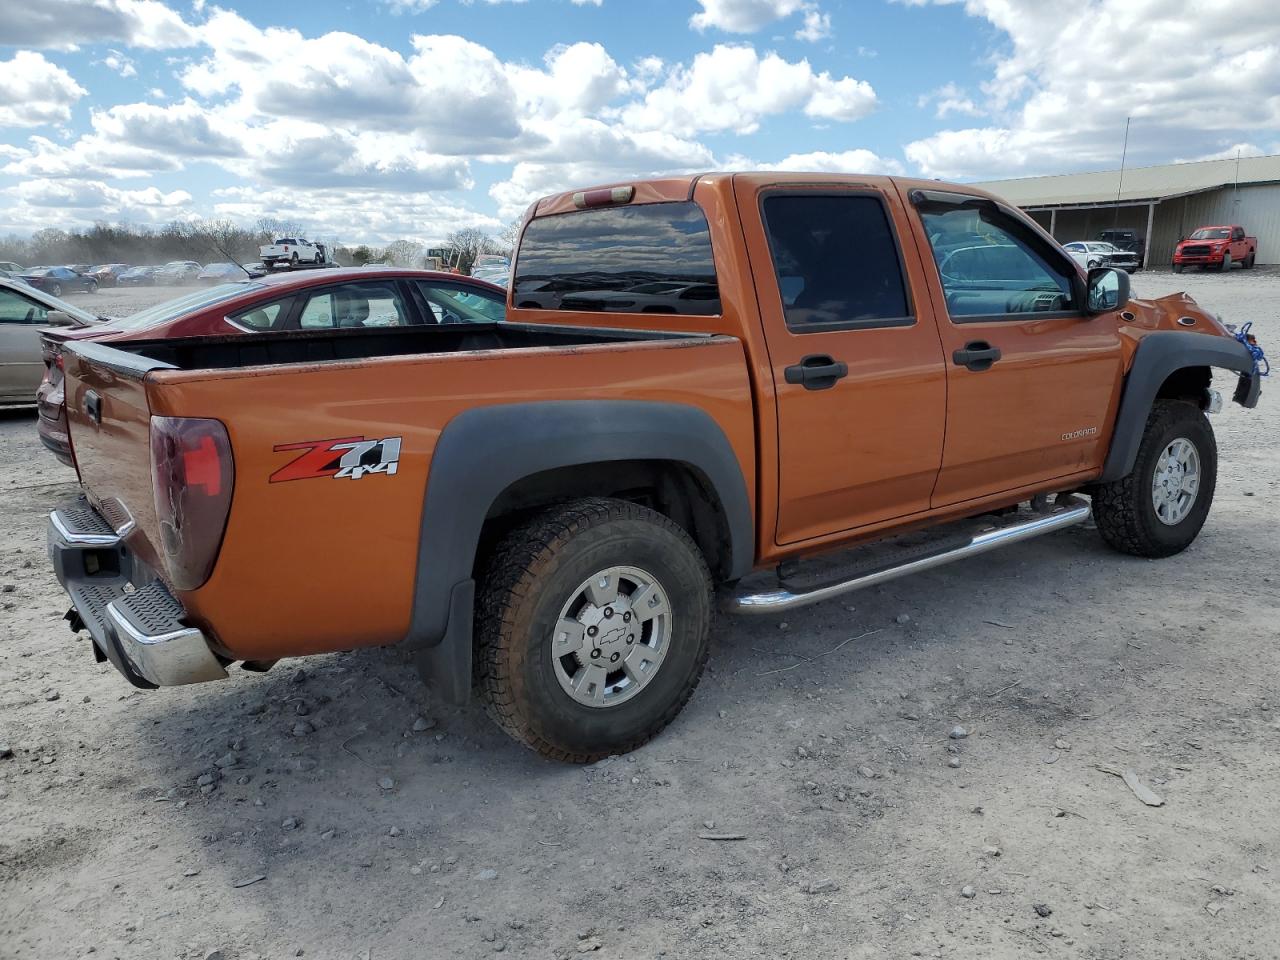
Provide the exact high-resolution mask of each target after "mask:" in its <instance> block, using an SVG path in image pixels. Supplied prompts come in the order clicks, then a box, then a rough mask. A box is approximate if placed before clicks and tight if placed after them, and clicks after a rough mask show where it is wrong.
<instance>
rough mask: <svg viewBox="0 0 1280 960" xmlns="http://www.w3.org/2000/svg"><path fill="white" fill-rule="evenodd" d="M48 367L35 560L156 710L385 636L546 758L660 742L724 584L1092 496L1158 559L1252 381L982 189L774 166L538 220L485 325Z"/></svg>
mask: <svg viewBox="0 0 1280 960" xmlns="http://www.w3.org/2000/svg"><path fill="white" fill-rule="evenodd" d="M65 368H66V395H67V408H68V412H69V423H70V437H71V442H72V446H73V449H74V455H75V463H76V466H77V469H78V470H79V473H80V480H81V484H82V487H83V496H82V497H81V498H80V499H78V500H77V501H74V502H70V503H67V504H64V505H62V506H59V507H58V508H57V509H56V510H54V511H53V513H52V515H51V517H50V525H49V550H50V555H51V557H52V560H53V564H54V566H55V568H56V571H57V574H58V577H59V579H60V580H61V582H62V583H63V584H64V585H65V587H66V589H67V590H68V592H69V593H70V595H71V598H72V601H73V604H74V605H73V608H72V610H71V611H70V612H69V613H68V618H69V619H70V621H71V625H72V627H73V628H74V629H77V630H83V629H87V630H88V631H89V633H90V634H91V635H92V637H93V641H94V642H93V646H94V649H95V651H96V653H97V656H98V658H99V659H100V660H110V661H111V663H112V664H113V665H114V666H115V667H116V668H117V669H118V670H119V671H120V672H121V673H123V674H124V675H125V677H127V678H128V679H129V680H131V681H132V682H133V683H134V684H136V685H138V686H141V687H152V686H163V685H169V684H180V683H191V682H196V681H204V680H213V679H218V678H222V677H225V676H226V671H227V667H228V666H229V665H231V664H232V663H233V662H236V661H240V662H242V663H243V665H244V666H245V667H247V668H249V669H265V668H267V667H269V666H270V665H271V664H272V663H274V662H275V661H276V660H278V659H280V658H284V657H297V656H303V655H307V654H318V653H324V652H329V651H337V650H344V649H349V648H353V647H359V646H372V645H385V644H394V643H403V644H406V645H407V646H408V647H409V648H410V649H412V650H413V651H414V653H415V656H416V659H417V661H418V662H419V664H420V665H421V670H422V673H423V675H424V677H426V678H427V680H428V681H429V683H430V684H431V685H432V686H433V687H434V688H436V689H437V690H438V691H439V693H440V695H442V696H445V697H448V698H451V699H454V700H459V699H463V698H465V697H467V696H468V695H469V694H470V692H471V691H472V690H473V689H478V691H479V693H480V695H481V697H482V698H483V699H484V700H485V701H486V702H487V704H488V706H489V708H490V710H491V712H492V714H493V716H494V717H495V718H496V719H497V720H498V722H499V723H500V724H501V725H502V726H503V727H504V728H505V729H506V730H508V731H509V732H510V733H511V734H513V735H514V736H515V737H517V738H519V739H520V740H521V741H523V742H524V743H526V744H528V745H529V746H531V747H533V748H534V749H536V750H539V751H541V752H542V753H544V754H546V755H548V756H551V757H556V758H559V759H563V760H569V761H587V760H591V759H592V758H598V757H601V756H603V755H607V754H610V753H614V752H618V751H625V750H628V749H631V748H634V747H636V746H637V745H639V744H641V743H644V742H645V741H646V740H648V739H649V738H651V737H653V736H654V735H655V734H656V733H657V732H658V731H660V730H661V729H662V728H663V727H664V726H665V725H666V724H667V723H668V722H670V720H671V719H672V718H673V717H674V716H675V715H676V714H677V712H678V711H679V710H680V709H681V707H682V706H683V705H684V703H685V702H686V701H687V700H688V698H689V696H690V695H691V694H692V692H693V690H694V688H695V686H696V685H697V683H698V679H699V676H700V674H701V672H702V669H703V665H704V663H705V660H706V656H707V649H708V635H709V633H710V627H711V621H712V615H713V611H714V609H715V607H716V605H717V598H718V603H719V605H720V607H721V608H722V609H724V610H725V611H727V612H731V613H737V614H760V613H770V612H775V611H784V610H788V609H791V608H793V607H796V606H799V605H802V604H806V603H813V602H817V601H821V600H825V599H827V598H829V597H833V596H837V595H839V594H842V593H845V592H848V591H851V590H856V589H859V588H862V587H866V586H870V585H873V584H877V583H881V582H884V581H886V580H888V579H890V578H893V577H896V576H901V575H903V574H907V573H911V572H913V571H917V570H922V569H926V568H929V567H933V566H936V565H938V564H941V563H944V562H947V561H952V560H956V559H961V558H967V557H971V556H974V555H976V554H979V553H982V552H984V551H988V550H992V549H995V548H998V547H1001V546H1005V545H1008V544H1013V543H1017V542H1019V541H1021V540H1025V539H1027V538H1029V537H1033V536H1036V535H1039V534H1044V533H1048V532H1050V531H1053V530H1058V529H1061V528H1063V527H1066V526H1068V525H1071V524H1074V523H1078V522H1080V521H1082V520H1084V519H1085V518H1086V517H1087V516H1088V515H1089V513H1090V510H1092V513H1093V516H1094V517H1095V519H1096V522H1097V524H1098V528H1099V530H1100V532H1101V534H1102V536H1103V537H1104V538H1105V539H1106V540H1107V542H1108V543H1110V544H1111V545H1113V546H1114V547H1116V548H1118V549H1120V550H1123V551H1126V552H1129V553H1133V554H1137V555H1140V556H1145V557H1163V556H1168V555H1170V554H1174V553H1177V552H1178V551H1180V550H1182V549H1183V548H1184V547H1186V546H1187V545H1188V544H1189V543H1190V542H1191V541H1192V540H1193V539H1194V538H1195V536H1196V535H1197V533H1198V532H1199V530H1200V528H1201V525H1202V524H1203V523H1204V522H1205V517H1206V514H1207V513H1208V510H1209V505H1210V501H1211V500H1212V498H1213V492H1214V481H1215V475H1216V467H1217V451H1216V447H1215V444H1214V438H1213V432H1212V430H1211V428H1210V425H1209V421H1208V419H1207V418H1206V416H1205V414H1206V413H1207V412H1210V411H1212V410H1213V409H1214V408H1215V406H1216V405H1217V404H1219V403H1220V397H1219V395H1218V394H1217V393H1216V392H1215V391H1214V390H1212V389H1211V372H1210V371H1211V369H1212V368H1219V369H1222V370H1226V371H1228V372H1229V373H1230V374H1232V375H1234V376H1235V377H1237V378H1238V379H1237V383H1236V385H1235V389H1234V399H1235V400H1236V401H1237V402H1239V403H1241V404H1243V405H1244V406H1246V407H1252V406H1254V405H1255V404H1256V403H1257V400H1258V394H1259V378H1260V373H1259V371H1258V369H1257V365H1256V363H1255V360H1254V356H1253V354H1252V353H1251V351H1250V349H1249V347H1248V346H1247V345H1246V344H1245V343H1244V342H1242V341H1241V340H1238V339H1236V338H1235V337H1234V336H1233V335H1232V333H1231V332H1230V331H1229V330H1228V329H1227V328H1226V327H1224V326H1223V325H1222V324H1221V323H1220V322H1219V320H1217V319H1216V318H1215V317H1214V316H1212V315H1210V314H1209V313H1206V312H1205V311H1204V310H1201V309H1199V308H1198V307H1197V306H1196V305H1195V303H1194V302H1193V301H1191V300H1190V299H1188V298H1187V297H1185V296H1181V295H1179V296H1173V297H1166V298H1163V299H1160V300H1153V301H1137V300H1130V299H1129V280H1128V277H1127V276H1126V275H1125V274H1123V273H1119V272H1116V271H1113V270H1110V269H1096V270H1092V271H1089V272H1088V274H1086V273H1084V272H1083V271H1082V270H1081V269H1080V268H1079V267H1078V266H1077V265H1076V263H1075V262H1074V261H1073V260H1072V259H1071V258H1070V257H1069V256H1068V255H1067V254H1066V253H1065V252H1064V251H1063V250H1062V249H1061V248H1060V247H1059V246H1058V245H1057V244H1056V243H1055V242H1054V241H1053V240H1052V239H1051V238H1050V237H1049V236H1048V235H1047V234H1045V233H1044V231H1042V230H1041V229H1040V228H1039V227H1038V226H1037V225H1036V224H1035V223H1034V222H1032V221H1031V220H1030V219H1029V218H1027V217H1026V216H1024V215H1023V214H1022V213H1020V212H1019V211H1017V210H1015V209H1012V208H1010V207H1008V206H1006V205H1005V204H1004V203H1003V202H1001V201H1000V200H998V199H996V198H994V197H991V196H989V195H987V194H984V193H981V192H979V191H976V190H973V189H971V188H968V187H953V186H946V185H942V184H939V183H936V182H928V181H913V180H906V179H891V178H881V177H853V176H828V175H798V174H778V173H774V174H714V175H702V176H695V177H681V178H674V179H662V180H651V181H644V182H637V183H632V184H623V185H616V186H610V187H604V188H599V189H593V190H586V191H581V192H577V193H565V194H562V195H559V196H553V197H549V198H546V199H544V200H542V201H540V202H538V203H537V204H535V205H534V206H533V207H532V208H531V209H530V210H529V212H528V214H527V216H526V218H525V221H524V224H523V227H522V233H521V240H520V244H519V249H518V252H517V255H516V258H515V264H514V269H513V275H512V283H511V290H510V300H509V303H508V315H507V322H505V323H492V324H458V325H434V324H433V325H422V326H411V327H405V328H387V329H370V328H363V329H352V330H325V331H316V332H307V331H301V332H294V333H292V334H288V335H274V334H265V335H261V336H256V337H243V336H242V337H209V338H192V339H177V340H153V341H135V342H128V343H123V342H122V343H117V344H112V345H107V344H99V343H92V342H80V343H69V344H68V345H67V347H66V354H65ZM1086 497H1087V498H1088V499H1086ZM908 535H909V536H908ZM904 540H905V542H904Z"/></svg>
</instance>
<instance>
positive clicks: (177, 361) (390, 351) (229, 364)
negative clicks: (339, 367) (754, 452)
mask: <svg viewBox="0 0 1280 960" xmlns="http://www.w3.org/2000/svg"><path fill="white" fill-rule="evenodd" d="M707 338H708V335H707V334H688V333H671V332H661V331H646V330H612V329H593V328H584V327H560V326H551V325H549V324H508V323H466V324H462V323H458V324H440V325H436V326H422V327H386V328H376V327H375V328H368V327H360V328H353V329H350V330H332V329H325V330H302V331H292V332H284V333H274V334H255V335H253V336H245V335H243V334H236V335H228V336H218V337H190V338H184V339H180V340H172V339H169V340H132V341H123V342H120V343H117V344H114V345H112V346H110V347H100V346H97V345H96V344H93V343H91V342H87V341H86V342H84V343H79V344H76V345H75V346H74V347H73V348H70V349H71V350H72V352H75V353H78V354H80V355H81V356H84V357H89V358H93V359H94V360H97V361H99V362H103V363H108V364H111V365H113V366H114V368H115V369H117V370H118V371H119V372H126V371H130V370H132V371H135V372H138V373H141V372H143V371H144V370H161V369H173V370H234V369H239V368H242V367H259V366H278V365H284V364H311V363H324V362H327V361H352V360H371V359H374V358H377V357H409V356H414V355H420V356H438V355H440V354H450V353H468V352H473V351H480V350H485V351H488V350H518V349H526V348H530V347H582V346H588V345H591V344H621V343H628V342H637V341H646V340H647V341H655V340H663V341H670V340H682V339H703V340H705V339H707ZM120 354H124V355H127V356H119V355H120ZM128 357H132V358H133V359H128Z"/></svg>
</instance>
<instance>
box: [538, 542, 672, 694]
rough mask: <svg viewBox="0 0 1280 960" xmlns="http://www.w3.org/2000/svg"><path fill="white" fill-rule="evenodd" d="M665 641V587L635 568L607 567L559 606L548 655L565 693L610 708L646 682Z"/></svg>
mask: <svg viewBox="0 0 1280 960" xmlns="http://www.w3.org/2000/svg"><path fill="white" fill-rule="evenodd" d="M670 645H671V606H670V604H669V602H668V600H667V592H666V590H664V589H663V587H662V585H661V584H660V583H658V581H657V579H656V578H655V577H653V576H652V575H651V574H649V573H646V572H645V571H644V570H641V569H639V568H638V567H609V568H608V569H606V570H601V571H600V572H599V573H597V574H595V576H593V577H591V578H590V579H588V580H585V581H583V583H582V584H581V586H579V587H578V589H577V590H575V591H574V592H573V595H572V596H571V597H570V598H569V601H568V602H567V603H566V604H565V605H564V606H563V607H562V608H561V609H560V619H559V620H558V621H557V623H556V626H555V635H554V636H553V637H552V639H551V658H552V662H553V664H554V666H555V672H556V679H557V680H558V681H560V686H561V688H562V689H563V690H564V692H565V693H567V694H568V695H569V696H570V697H572V698H573V699H574V700H576V701H577V702H578V703H581V704H583V705H584V706H588V707H615V706H617V705H618V704H621V703H625V702H626V701H628V700H630V699H631V698H632V697H634V696H635V695H636V694H637V693H639V692H640V691H641V690H643V689H644V688H645V687H646V686H647V685H648V684H649V683H650V682H652V680H653V678H654V676H655V675H657V673H658V669H659V668H660V667H661V666H662V661H663V660H664V659H665V658H666V656H667V650H668V648H669V647H670Z"/></svg>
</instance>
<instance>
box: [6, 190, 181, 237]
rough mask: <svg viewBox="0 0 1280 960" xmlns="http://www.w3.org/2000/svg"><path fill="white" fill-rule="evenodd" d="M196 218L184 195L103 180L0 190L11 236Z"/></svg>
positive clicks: (178, 191)
mask: <svg viewBox="0 0 1280 960" xmlns="http://www.w3.org/2000/svg"><path fill="white" fill-rule="evenodd" d="M193 216H194V213H193V211H192V208H191V194H189V193H188V192H187V191H185V190H171V191H169V192H167V193H166V192H165V191H163V190H160V189H158V188H156V187H145V188H142V189H137V190H123V189H120V188H117V187H113V186H111V185H109V184H107V183H104V182H102V181H100V180H24V181H23V182H22V183H19V184H17V185H16V186H12V187H6V188H4V189H3V190H0V230H3V231H6V232H7V231H22V232H29V231H31V230H36V229H40V228H41V227H47V226H50V225H56V226H58V227H62V228H64V229H65V228H69V227H86V226H89V225H90V224H92V223H94V222H97V221H99V220H107V221H112V222H120V221H128V222H131V223H152V224H156V223H167V222H169V221H171V220H176V219H189V218H191V217H193Z"/></svg>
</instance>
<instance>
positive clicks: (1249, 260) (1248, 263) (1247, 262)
mask: <svg viewBox="0 0 1280 960" xmlns="http://www.w3.org/2000/svg"><path fill="white" fill-rule="evenodd" d="M1257 259H1258V254H1257V252H1256V251H1254V252H1251V253H1250V254H1249V255H1248V256H1247V257H1245V258H1244V268H1245V269H1246V270H1252V269H1253V262H1254V261H1255V260H1257Z"/></svg>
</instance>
